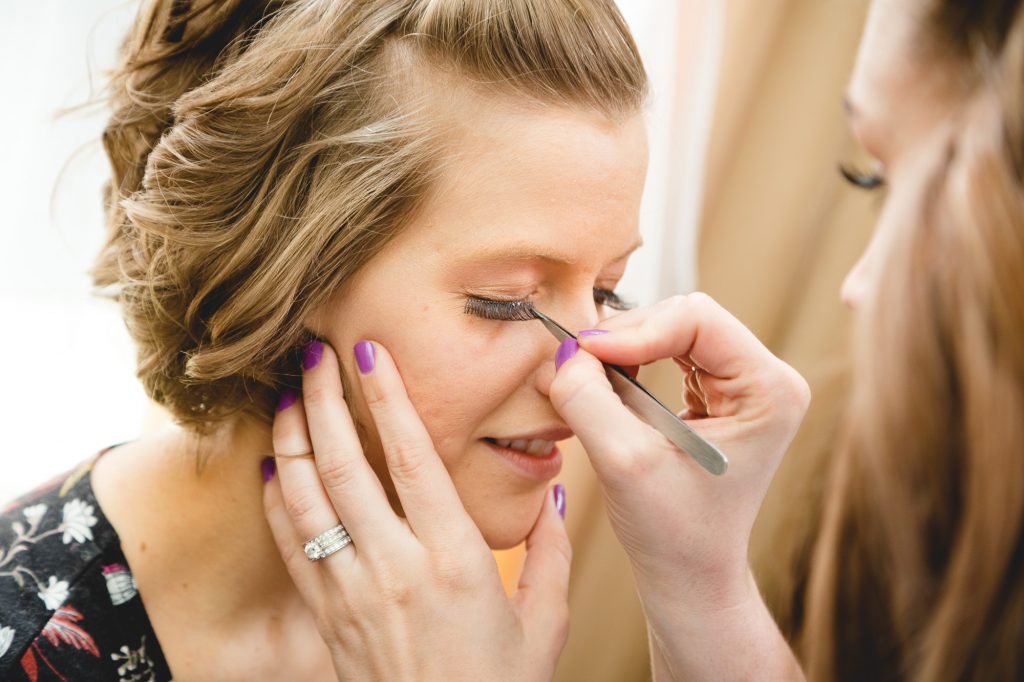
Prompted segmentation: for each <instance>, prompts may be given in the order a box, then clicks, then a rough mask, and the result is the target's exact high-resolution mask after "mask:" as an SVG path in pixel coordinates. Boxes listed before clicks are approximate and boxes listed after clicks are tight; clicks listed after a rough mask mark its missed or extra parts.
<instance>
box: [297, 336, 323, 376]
mask: <svg viewBox="0 0 1024 682" xmlns="http://www.w3.org/2000/svg"><path fill="white" fill-rule="evenodd" d="M323 357H324V343H323V341H321V340H320V339H313V340H312V341H310V342H309V343H307V344H306V352H305V354H304V355H303V356H302V369H304V370H306V371H309V370H311V369H313V368H314V367H316V366H317V365H319V364H320V360H321V359H322V358H323Z"/></svg>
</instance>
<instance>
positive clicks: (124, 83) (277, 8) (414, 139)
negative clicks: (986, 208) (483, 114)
mask: <svg viewBox="0 0 1024 682" xmlns="http://www.w3.org/2000/svg"><path fill="white" fill-rule="evenodd" d="M453 84H458V85H461V86H465V87H467V88H470V89H471V90H472V91H474V92H480V93H484V94H495V95H502V96H506V97H513V98H516V99H518V100H520V101H523V102H531V103H535V104H540V105H558V106H577V107H585V108H590V109H593V110H597V111H600V112H602V113H604V114H606V115H608V116H609V117H611V118H618V117H621V116H625V115H628V114H632V113H635V112H637V111H639V110H640V109H641V108H642V106H643V101H644V98H645V96H646V91H647V80H646V74H645V72H644V68H643V65H642V63H641V61H640V57H639V54H638V52H637V49H636V45H635V44H634V42H633V39H632V38H631V36H630V33H629V30H628V28H627V26H626V24H625V22H624V21H623V19H622V17H621V15H620V14H619V12H618V10H617V9H616V7H615V5H614V3H613V2H612V0H346V1H341V0H221V1H218V0H205V1H203V0H196V1H194V2H192V1H189V0H151V1H149V2H145V3H144V4H143V7H142V8H141V10H140V13H139V16H138V18H137V20H136V22H135V25H134V27H133V28H132V30H131V31H130V33H129V35H128V37H127V39H126V41H125V43H124V45H123V48H122V52H121V57H120V63H119V66H118V67H117V69H116V70H115V72H114V74H113V77H112V82H111V90H110V103H111V105H112V109H113V115H112V117H111V119H110V122H109V125H108V126H107V128H106V130H105V131H104V134H103V143H104V147H105V149H106V152H107V155H108V157H109V159H110V164H111V167H112V179H111V182H110V185H109V188H108V192H107V210H108V224H109V238H108V241H107V243H106V245H105V246H104V248H103V250H102V252H101V253H100V255H99V258H98V261H97V264H96V266H95V269H94V278H95V282H96V284H97V285H98V286H99V287H104V288H107V289H108V290H110V291H111V292H112V293H113V295H114V296H116V298H117V299H118V300H119V301H120V304H121V306H122V307H123V313H124V318H125V320H126V323H127V326H128V329H129V331H130V333H131V335H132V337H133V338H134V340H135V342H136V344H137V346H138V374H139V377H140V378H141V379H142V382H143V384H144V386H145V388H146V391H147V392H148V394H149V395H150V396H151V397H152V398H153V399H154V400H156V401H157V402H158V403H160V404H162V405H163V406H165V407H166V408H167V409H168V410H169V411H170V412H171V413H172V415H173V416H174V417H175V418H176V419H177V420H178V421H180V422H181V423H183V424H185V425H188V426H192V427H196V428H201V427H203V426H207V425H211V424H216V423H218V422H220V421H223V419H225V418H226V417H228V416H229V415H233V414H238V413H239V412H245V413H250V414H253V415H256V416H258V417H259V418H261V419H264V420H266V419H268V418H269V415H270V414H271V405H272V403H273V400H274V397H275V395H276V394H277V392H278V391H279V390H280V389H281V388H282V386H284V385H290V384H293V383H294V382H295V381H296V379H295V377H294V374H295V371H294V369H293V368H294V367H295V358H294V354H295V352H296V349H297V348H298V347H300V346H301V343H302V342H303V341H304V339H305V337H306V335H307V332H306V331H305V330H304V327H303V321H304V319H306V317H307V316H308V315H309V314H310V313H311V311H313V310H315V309H316V308H317V307H318V306H320V305H322V304H323V303H324V302H325V301H326V300H327V299H328V298H329V297H330V296H331V295H332V294H335V293H336V292H338V291H339V290H340V289H342V288H343V287H344V286H345V284H346V282H348V281H349V280H350V279H351V277H352V275H353V274H354V273H355V272H356V271H357V270H358V269H359V268H361V267H362V266H363V265H364V264H366V263H367V262H368V261H369V260H370V259H371V258H373V256H374V255H375V254H376V253H377V252H379V251H380V249H381V248H382V247H383V246H384V245H385V244H386V243H387V242H388V241H389V240H390V239H391V238H392V237H393V236H394V235H395V234H396V233H397V232H398V231H399V230H400V229H401V228H402V226H403V225H405V224H407V222H408V220H409V218H410V216H411V215H412V214H413V212H414V211H415V209H416V207H417V205H418V203H419V202H420V201H421V200H422V199H423V197H424V196H425V194H426V192H427V191H428V190H429V188H430V185H431V180H432V179H433V178H434V177H435V176H436V174H437V172H438V169H439V168H440V165H441V164H440V163H439V161H440V159H441V154H442V152H443V149H444V145H443V143H442V141H443V137H444V136H443V133H444V131H445V122H444V120H436V119H437V117H436V116H431V115H430V111H431V108H430V107H429V106H427V100H428V98H429V97H431V96H432V97H437V96H441V93H443V92H447V91H448V88H449V87H450V86H451V85H453Z"/></svg>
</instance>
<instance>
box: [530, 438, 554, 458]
mask: <svg viewBox="0 0 1024 682" xmlns="http://www.w3.org/2000/svg"><path fill="white" fill-rule="evenodd" d="M550 445H551V442H550V441H546V440H531V441H530V444H529V445H528V446H526V451H527V452H529V453H530V454H531V455H546V454H548V451H549V450H550V449H551V448H550V447H549V446H550Z"/></svg>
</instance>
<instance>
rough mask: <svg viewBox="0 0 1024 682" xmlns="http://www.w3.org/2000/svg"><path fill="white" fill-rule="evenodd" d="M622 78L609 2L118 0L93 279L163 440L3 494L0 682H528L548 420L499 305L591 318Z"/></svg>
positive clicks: (558, 597) (622, 183)
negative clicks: (515, 578) (166, 420)
mask: <svg viewBox="0 0 1024 682" xmlns="http://www.w3.org/2000/svg"><path fill="white" fill-rule="evenodd" d="M646 87H647V86H646V76H645V73H644V70H643V66H642V65H641V63H640V60H639V57H638V55H637V51H636V47H635V45H634V43H633V40H632V38H631V37H630V35H629V33H628V30H627V28H626V26H625V24H624V22H623V20H622V18H621V16H620V15H619V13H618V11H617V10H616V8H615V7H614V5H613V3H612V2H611V1H610V0H597V1H595V0H500V1H499V0H361V1H359V2H338V1H336V0H270V1H255V0H249V1H245V0H233V1H228V2H212V1H202V0H196V1H195V2H189V1H187V0H173V1H172V0H153V1H151V2H146V3H144V4H143V6H142V9H141V10H140V14H139V16H138V19H137V21H136V23H135V25H134V27H133V28H132V30H131V33H130V35H129V36H128V38H127V39H126V41H125V44H124V48H123V53H122V57H121V64H120V66H119V68H118V70H117V71H116V73H115V74H114V77H113V81H112V83H111V88H110V102H111V105H112V107H113V116H112V118H111V121H110V123H109V126H108V127H107V129H106V131H105V133H104V138H103V142H104V146H105V148H106V150H107V153H108V155H109V158H110V162H111V167H112V178H111V183H110V188H109V194H108V211H109V222H110V238H109V241H108V243H107V245H106V246H105V248H104V250H103V252H102V254H101V255H100V258H99V261H98V264H97V266H96V270H95V273H96V281H97V283H98V284H99V285H100V286H102V287H105V288H109V289H110V290H111V291H112V292H113V293H114V294H115V295H116V297H117V299H118V300H119V301H120V303H121V305H122V307H123V310H124V316H125V320H126V322H127V325H128V328H129V330H130V332H131V334H132V335H133V337H134V339H135V341H136V343H137V344H138V367H139V376H140V378H141V380H142V382H143V384H144V385H145V387H146V389H147V391H148V392H149V394H150V395H151V396H152V397H153V398H154V399H155V400H156V401H157V402H159V403H160V404H162V405H163V406H164V407H166V408H167V409H168V410H169V411H170V412H171V414H173V416H174V417H175V419H176V420H177V422H178V423H179V424H180V425H181V427H180V428H177V429H173V430H171V431H169V432H166V433H164V434H161V435H159V436H155V437H152V438H144V439H141V440H138V441H135V442H131V443H127V444H123V445H120V446H117V447H114V448H112V449H108V450H107V451H106V452H105V453H102V455H101V456H100V457H98V458H96V459H95V460H92V461H90V462H89V463H87V464H86V465H85V466H84V467H83V468H81V469H80V470H78V471H77V472H75V473H73V474H72V475H70V476H68V477H62V479H60V480H58V481H55V482H53V483H52V484H50V485H48V486H45V487H43V488H41V489H40V490H37V491H35V492H33V493H31V494H30V495H28V496H26V497H24V498H22V499H21V500H19V501H16V502H15V503H13V504H12V505H11V506H9V507H8V508H7V510H6V512H5V516H4V523H3V524H2V528H0V533H2V535H0V548H2V556H0V637H2V638H0V678H3V679H5V680H7V679H14V680H20V679H32V680H35V679H38V678H40V677H42V678H44V679H47V678H48V677H56V678H61V679H110V680H115V679H140V680H141V679H153V680H169V679H170V678H171V676H172V673H173V677H174V678H175V679H177V680H203V679H208V680H226V679H245V680H255V679H267V680H316V679H336V678H341V679H402V678H411V677H418V678H422V679H438V678H445V679H453V678H458V677H460V676H463V675H465V674H467V673H469V672H472V673H473V674H475V675H476V676H477V677H478V678H482V679H514V678H521V679H543V678H547V677H550V676H551V674H552V672H553V670H554V666H555V662H556V659H557V656H558V653H559V652H560V650H561V648H562V646H563V644H564V642H565V637H566V632H567V613H566V590H567V583H568V571H569V545H568V540H567V538H566V535H565V529H564V526H563V524H562V521H561V518H560V514H559V512H563V513H564V495H563V491H561V490H560V489H559V490H552V487H551V485H550V480H551V478H552V477H554V476H555V475H556V474H557V472H558V469H559V466H560V462H561V459H560V458H561V455H560V453H559V452H558V450H557V447H555V445H554V443H555V442H556V441H558V440H561V439H564V438H566V437H568V436H569V435H570V433H571V432H570V431H569V429H568V428H567V427H566V425H565V423H564V421H563V420H562V419H561V418H560V417H559V416H558V415H557V414H556V413H555V411H554V409H553V408H552V406H551V403H550V401H549V399H548V390H549V386H550V383H551V380H552V378H553V376H554V371H555V369H554V364H553V363H552V361H551V356H552V353H553V352H554V347H555V344H554V342H553V341H552V339H551V338H550V336H549V335H548V334H547V332H546V331H545V330H544V328H543V327H542V326H541V325H539V324H536V323H524V322H513V321H507V320H504V319H502V317H503V311H504V310H505V309H506V307H507V304H508V302H509V301H512V300H524V299H530V300H532V301H534V302H536V303H537V305H538V306H542V307H543V308H544V309H546V310H548V311H549V312H550V313H551V314H552V315H553V316H555V317H557V318H559V319H561V320H563V321H564V322H565V323H567V324H571V325H573V326H576V327H586V326H593V325H594V324H596V322H597V321H598V319H599V318H600V317H601V316H602V315H603V313H602V309H603V308H604V307H605V306H606V305H613V306H614V305H615V304H616V297H615V294H614V293H613V290H614V287H615V285H616V283H617V281H618V280H619V278H620V277H621V275H622V272H623V269H624V268H625V265H626V261H627V259H628V257H629V255H630V253H631V252H632V251H633V250H634V249H635V248H636V247H637V246H638V242H639V237H638V228H637V213H638V207H639V201H640V195H641V189H642V186H643V180H644V173H645V168H646V142H645V134H644V127H643V123H642V117H641V108H642V105H643V101H644V97H645V92H646ZM467 302H472V305H470V306H468V307H467ZM506 316H507V315H506ZM335 349H336V350H337V352H335ZM353 349H355V351H353ZM399 369H400V370H401V381H403V382H404V385H405V386H407V387H408V393H406V392H405V389H403V388H402V385H401V384H400V383H399V377H398V370H399ZM300 386H301V399H300V397H299V394H298V392H297V391H298V389H299V388H300ZM342 386H344V389H343V388H342ZM275 411H276V414H277V415H278V416H279V420H278V422H277V424H276V425H275V428H274V431H273V433H272V429H271V420H272V419H273V417H274V415H275ZM350 412H351V416H350ZM424 447H428V448H429V453H430V454H431V455H432V456H433V458H434V459H433V460H431V461H430V463H429V465H424V466H422V467H421V466H420V465H419V464H418V463H417V462H419V461H421V460H420V459H414V458H413V456H414V455H419V456H420V457H421V458H422V456H423V454H424V453H423V451H422V448H424ZM314 452H315V453H316V454H315V458H314V455H313V453H314ZM271 453H276V454H278V455H279V457H278V459H277V466H276V467H275V463H274V459H273V458H268V455H269V454H271ZM275 470H277V473H275ZM265 481H269V483H268V484H267V485H266V486H264V482H265ZM264 495H266V498H267V499H266V505H267V513H266V516H265V514H264V499H263V498H264ZM268 518H269V521H270V523H269V525H268ZM340 521H343V523H344V527H345V528H347V533H345V532H343V531H342V530H341V528H342V526H340V525H339V522H340ZM271 529H273V533H274V535H273V536H272V534H271ZM275 537H276V540H277V542H278V544H275V542H274V539H275ZM347 538H351V539H352V540H353V542H352V543H351V544H347V543H348V540H347ZM524 538H526V539H527V542H528V544H529V546H530V551H529V554H530V559H529V562H528V566H527V569H526V571H525V573H524V576H523V584H522V589H520V591H519V593H518V594H517V596H515V597H514V598H512V599H509V598H508V597H506V595H505V593H504V590H503V588H502V585H501V583H500V581H499V578H498V574H497V571H496V569H495V566H494V562H493V559H492V557H491V555H490V551H489V550H490V548H500V547H509V546H512V545H515V544H517V543H519V542H521V541H522V540H523V539H524ZM313 539H319V541H320V542H321V547H322V549H323V550H324V553H326V554H329V556H326V557H322V556H318V555H317V554H316V553H315V552H311V553H310V554H309V555H307V554H306V553H305V552H304V545H305V544H306V543H307V541H310V540H313ZM279 547H280V550H279ZM282 556H283V557H284V559H285V561H282ZM326 588H331V589H330V590H329V591H328V592H326V593H325V594H323V596H322V598H321V595H320V590H321V589H326ZM335 588H337V589H335ZM400 607H408V608H409V609H411V610H412V611H411V612H412V613H413V615H412V616H408V617H406V616H405V615H403V614H405V613H406V611H404V610H403V609H402V608H400ZM339 610H340V611H339ZM338 612H341V613H344V614H347V617H348V618H349V619H350V620H349V621H347V622H346V623H343V624H340V625H339V624H337V623H336V622H335V621H334V619H333V615H334V614H335V613H338ZM396 632H397V633H399V635H400V637H399V638H397V639H394V638H389V636H390V634H392V633H396ZM428 633H429V639H428V638H427V637H428ZM420 635H421V636H422V641H420V640H418V639H417V636H420Z"/></svg>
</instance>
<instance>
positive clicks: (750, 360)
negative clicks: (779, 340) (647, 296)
mask: <svg viewBox="0 0 1024 682" xmlns="http://www.w3.org/2000/svg"><path fill="white" fill-rule="evenodd" d="M603 324H604V326H605V328H606V329H608V330H609V333H607V334H598V335H588V336H583V337H581V338H580V346H581V347H583V348H585V349H586V350H587V351H588V352H590V353H593V354H594V355H596V356H598V357H599V358H601V359H602V360H604V361H605V362H612V363H615V364H619V365H636V364H641V365H642V364H647V363H650V362H653V361H655V360H660V359H662V358H670V357H676V358H684V359H685V361H686V362H687V363H688V364H691V365H694V366H696V367H699V368H701V369H703V370H705V371H706V372H708V373H709V374H711V375H714V376H716V377H720V378H731V377H734V376H737V375H738V374H740V373H741V372H743V371H744V370H746V369H747V368H749V367H752V366H759V365H762V364H764V363H765V362H766V361H768V360H769V359H770V360H774V359H775V357H774V356H773V355H772V354H771V353H770V352H769V351H768V349H767V348H765V346H764V345H763V344H762V343H761V342H760V341H758V339H757V337H756V336H754V334H753V333H752V332H751V331H750V330H749V329H747V328H746V327H745V326H743V324H742V323H741V322H740V321H739V320H737V319H736V318H735V317H733V316H732V315H731V314H730V313H729V312H728V311H726V310H725V309H724V308H722V307H721V306H720V305H718V304H717V303H716V302H715V301H714V300H712V299H711V298H710V297H709V296H707V295H706V294H700V293H696V294H690V295H688V296H675V297H673V298H670V299H667V300H665V301H661V302H660V303H657V304H655V305H653V306H648V307H646V308H643V309H637V310H632V311H629V312H627V313H623V314H622V315H616V316H615V317H612V318H608V319H607V320H605V321H604V323H603Z"/></svg>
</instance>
